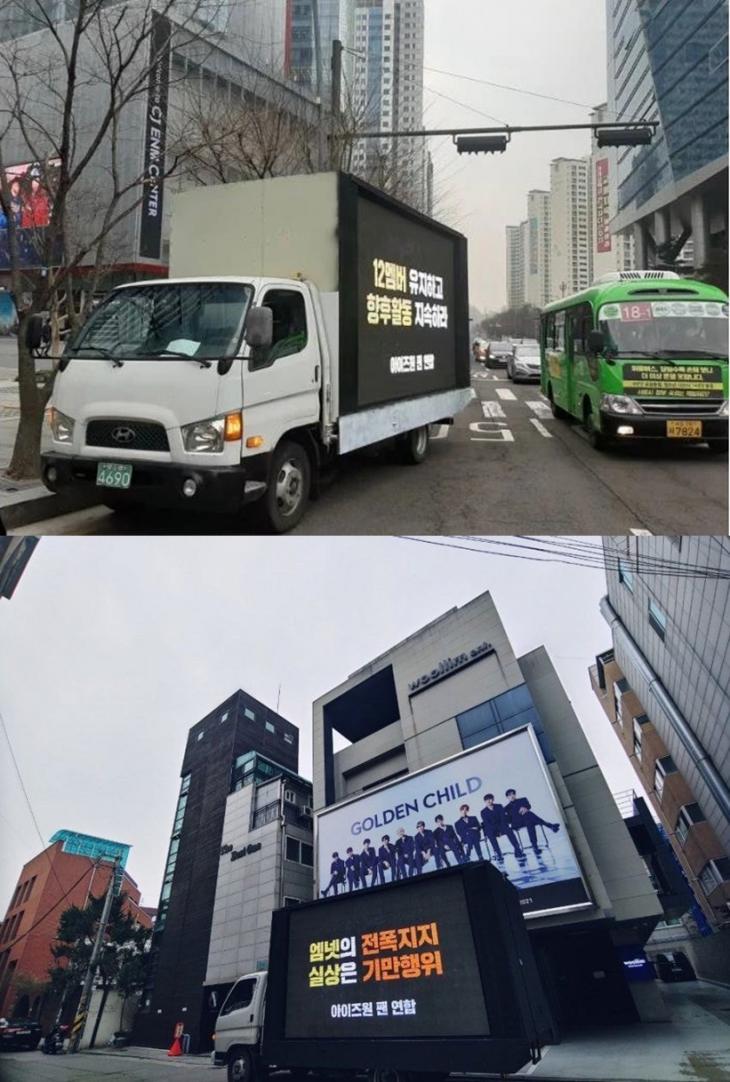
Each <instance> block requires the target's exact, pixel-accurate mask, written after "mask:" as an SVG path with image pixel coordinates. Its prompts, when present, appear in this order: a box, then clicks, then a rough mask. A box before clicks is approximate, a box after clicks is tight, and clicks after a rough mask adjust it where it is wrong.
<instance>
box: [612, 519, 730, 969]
mask: <svg viewBox="0 0 730 1082" xmlns="http://www.w3.org/2000/svg"><path fill="white" fill-rule="evenodd" d="M604 550H605V555H606V579H607V586H608V593H607V596H606V597H605V598H604V599H603V601H602V603H601V611H602V613H603V615H604V617H605V619H606V621H607V623H608V624H609V627H610V629H611V638H612V640H613V645H612V647H611V649H610V650H607V651H606V652H605V653H604V654H602V655H601V656H600V657H598V658H597V661H596V666H595V668H594V669H593V670H592V671H591V680H592V684H593V689H594V691H595V693H596V695H597V696H598V698H599V701H600V702H601V704H602V706H603V708H604V710H605V712H606V714H607V716H608V718H609V721H610V722H611V724H612V725H613V727H614V730H615V732H616V735H617V736H618V738H619V740H620V742H621V744H622V746H623V748H624V750H625V751H626V754H627V755H628V756H629V758H630V760H631V762H632V764H633V766H634V768H635V770H636V772H637V774H638V776H639V778H640V779H641V782H642V784H643V786H644V788H645V789H646V791H647V793H648V794H649V799H650V801H651V803H652V805H653V809H654V811H655V813H656V815H657V817H658V818H659V820H660V821H661V823H662V826H663V828H664V832H665V834H666V836H667V837H668V838H669V841H670V842H671V844H672V846H673V848H674V852H675V854H676V857H677V859H678V861H679V862H680V864H681V866H682V869H683V870H684V873H685V876H686V878H687V880H688V882H689V884H690V886H691V888H692V890H693V892H694V895H695V897H696V898H697V902H698V904H699V905H700V907H701V909H702V911H703V913H704V917H705V920H706V922H707V925H708V926H709V928H710V929H711V930H712V931H713V932H714V934H713V935H711V936H705V937H702V936H694V937H693V938H692V939H691V940H690V943H689V950H690V953H691V954H692V957H693V961H694V964H695V968H696V970H697V972H698V973H699V974H700V975H703V976H707V977H708V978H714V979H716V980H724V979H726V977H727V973H728V969H729V968H730V729H729V728H728V718H730V689H729V688H728V673H730V579H729V578H728V573H729V572H730V540H728V538H726V537H681V538H680V537H656V538H654V537H652V538H643V537H642V538H628V539H625V538H609V539H606V540H605V541H604ZM723 974H724V976H723Z"/></svg>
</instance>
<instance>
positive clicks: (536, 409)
mask: <svg viewBox="0 0 730 1082" xmlns="http://www.w3.org/2000/svg"><path fill="white" fill-rule="evenodd" d="M525 405H526V406H527V408H528V409H531V410H532V412H533V413H535V414H537V416H538V417H539V418H540V419H541V420H543V421H544V420H547V419H548V418H550V417H552V415H553V411H552V410H551V409H550V406H549V405H548V404H547V402H546V401H545V400H544V399H542V400H541V401H539V402H537V401H536V402H525Z"/></svg>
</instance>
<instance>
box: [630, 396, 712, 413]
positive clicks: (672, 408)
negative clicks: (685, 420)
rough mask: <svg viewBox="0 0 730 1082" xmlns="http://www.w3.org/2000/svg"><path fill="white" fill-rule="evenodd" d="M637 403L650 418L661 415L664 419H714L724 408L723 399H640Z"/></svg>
mask: <svg viewBox="0 0 730 1082" xmlns="http://www.w3.org/2000/svg"><path fill="white" fill-rule="evenodd" d="M636 401H637V403H638V405H639V406H641V408H642V410H643V411H644V413H646V414H648V415H649V416H652V415H658V414H661V416H663V417H713V416H715V415H716V414H717V413H719V411H720V409H721V407H722V399H718V398H713V399H709V400H708V399H704V400H698V399H694V400H692V399H686V398H685V399H680V400H679V401H677V400H676V399H666V398H638V399H637V400H636Z"/></svg>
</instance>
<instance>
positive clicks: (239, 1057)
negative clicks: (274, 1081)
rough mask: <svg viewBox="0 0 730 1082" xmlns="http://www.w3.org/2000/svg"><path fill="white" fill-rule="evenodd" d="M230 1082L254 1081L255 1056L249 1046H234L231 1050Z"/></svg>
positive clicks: (229, 1056) (229, 1058) (229, 1063)
mask: <svg viewBox="0 0 730 1082" xmlns="http://www.w3.org/2000/svg"><path fill="white" fill-rule="evenodd" d="M228 1082H254V1069H253V1057H252V1056H251V1053H250V1051H249V1050H248V1048H233V1049H231V1051H230V1052H229V1054H228Z"/></svg>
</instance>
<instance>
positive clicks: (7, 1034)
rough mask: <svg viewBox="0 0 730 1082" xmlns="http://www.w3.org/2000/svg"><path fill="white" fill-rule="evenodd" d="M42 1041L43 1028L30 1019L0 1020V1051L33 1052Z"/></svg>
mask: <svg viewBox="0 0 730 1082" xmlns="http://www.w3.org/2000/svg"><path fill="white" fill-rule="evenodd" d="M40 1039H41V1027H40V1025H39V1024H38V1022H35V1021H33V1020H32V1019H30V1018H10V1019H8V1018H0V1049H3V1048H15V1049H26V1050H27V1051H29V1052H30V1051H33V1050H34V1049H36V1048H37V1047H38V1042H39V1041H40Z"/></svg>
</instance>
